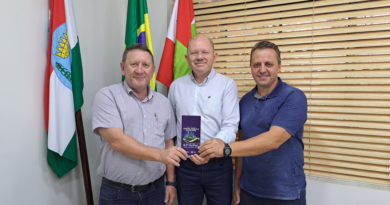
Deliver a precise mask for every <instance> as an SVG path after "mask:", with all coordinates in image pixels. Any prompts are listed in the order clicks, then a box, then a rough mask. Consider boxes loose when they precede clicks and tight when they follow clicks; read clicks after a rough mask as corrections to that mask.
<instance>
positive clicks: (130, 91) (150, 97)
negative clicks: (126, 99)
mask: <svg viewBox="0 0 390 205" xmlns="http://www.w3.org/2000/svg"><path fill="white" fill-rule="evenodd" d="M122 85H123V89H125V91H126V93H127V94H129V95H130V94H131V93H134V91H133V90H132V89H131V88H130V86H129V85H128V84H127V83H126V81H123V82H122ZM147 89H148V96H147V97H146V100H150V99H152V97H153V90H152V89H151V88H150V85H149V84H148V87H147ZM134 95H135V96H137V95H136V94H135V93H134ZM137 97H138V96H137Z"/></svg>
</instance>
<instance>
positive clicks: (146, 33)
mask: <svg viewBox="0 0 390 205" xmlns="http://www.w3.org/2000/svg"><path fill="white" fill-rule="evenodd" d="M134 43H142V44H145V45H146V46H148V48H149V50H150V51H151V52H152V54H153V55H154V53H153V45H152V34H151V32H150V24H149V15H148V5H147V3H146V0H129V3H128V6H127V19H126V34H125V49H126V48H127V47H129V46H131V45H133V44H134ZM122 80H124V78H123V77H122ZM150 87H151V88H152V89H153V90H154V91H157V88H156V73H154V74H153V77H152V79H150Z"/></svg>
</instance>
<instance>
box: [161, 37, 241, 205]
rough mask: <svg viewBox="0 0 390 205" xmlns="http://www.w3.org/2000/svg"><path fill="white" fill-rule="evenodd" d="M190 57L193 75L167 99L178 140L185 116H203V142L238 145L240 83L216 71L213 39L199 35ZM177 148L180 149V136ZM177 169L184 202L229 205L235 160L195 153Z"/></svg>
mask: <svg viewBox="0 0 390 205" xmlns="http://www.w3.org/2000/svg"><path fill="white" fill-rule="evenodd" d="M187 51H188V52H187V55H185V58H186V60H187V63H188V64H189V65H190V67H191V70H192V72H191V73H190V74H188V75H186V76H183V77H181V78H179V79H177V80H175V81H174V82H173V83H172V85H171V87H170V89H169V96H168V99H169V101H170V103H171V105H172V108H173V110H174V113H175V116H176V122H177V123H176V125H177V126H176V129H177V134H178V135H177V136H181V134H180V133H181V125H182V122H181V120H182V115H197V116H201V144H202V143H204V142H205V141H207V140H212V139H217V140H220V141H221V142H223V143H225V144H227V143H230V142H234V141H235V138H236V132H237V129H238V122H239V107H238V91H237V86H236V83H235V82H234V81H233V80H232V79H230V78H228V77H226V76H224V75H221V74H219V73H216V72H215V70H214V68H213V63H215V62H216V59H217V57H218V54H217V53H215V52H214V44H213V42H212V41H211V39H209V38H208V37H205V36H197V37H194V38H192V39H191V40H190V41H189V42H188V45H187ZM177 146H179V147H180V146H181V140H180V138H178V140H177ZM190 159H191V160H186V161H183V160H182V161H181V163H180V167H178V168H177V169H176V181H177V196H178V202H179V204H185V205H192V204H194V205H200V204H202V201H203V198H204V195H206V200H207V204H209V205H213V204H221V205H226V204H230V203H231V200H232V183H233V181H232V179H233V178H232V174H233V166H232V159H231V158H230V157H228V156H227V157H224V158H213V159H210V158H208V157H205V158H204V157H200V156H199V155H197V154H195V155H191V156H190Z"/></svg>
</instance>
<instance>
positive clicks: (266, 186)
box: [93, 36, 307, 205]
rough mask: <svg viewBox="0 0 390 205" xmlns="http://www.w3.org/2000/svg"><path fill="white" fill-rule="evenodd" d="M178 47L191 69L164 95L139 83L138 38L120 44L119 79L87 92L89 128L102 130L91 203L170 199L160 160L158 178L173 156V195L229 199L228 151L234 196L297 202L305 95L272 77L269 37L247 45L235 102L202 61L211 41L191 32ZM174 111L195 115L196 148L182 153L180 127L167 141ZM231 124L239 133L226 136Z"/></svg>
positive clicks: (147, 71)
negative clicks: (246, 77)
mask: <svg viewBox="0 0 390 205" xmlns="http://www.w3.org/2000/svg"><path fill="white" fill-rule="evenodd" d="M187 49H188V53H187V55H186V56H185V58H186V60H187V62H188V64H189V65H190V67H191V70H192V72H191V73H190V74H188V75H186V76H183V77H181V78H179V79H177V80H176V81H174V82H173V83H172V85H171V88H170V92H169V96H168V98H169V101H168V100H167V99H166V98H165V97H164V96H162V95H161V94H159V93H155V92H153V91H152V90H151V89H150V86H148V84H149V81H150V79H151V77H152V75H153V73H154V70H155V66H154V63H153V56H152V54H151V52H150V51H149V50H148V49H147V47H146V46H144V45H142V44H135V45H133V46H131V47H129V48H128V49H126V51H125V52H124V54H123V60H122V63H121V69H122V74H123V75H125V77H126V81H125V82H123V83H120V84H116V85H111V86H109V87H106V88H103V89H101V90H100V91H99V92H98V94H97V95H96V97H95V102H94V106H93V131H94V133H96V134H98V135H100V136H101V139H102V144H101V164H100V166H99V168H98V174H99V175H101V176H102V177H103V181H102V186H101V193H100V204H102V205H104V204H119V203H121V202H125V203H127V204H163V201H164V199H165V202H168V204H172V202H173V199H174V197H175V188H174V186H167V188H166V191H165V195H164V183H163V179H162V176H163V173H164V172H165V170H166V172H167V180H168V185H174V184H175V176H174V173H175V167H174V166H178V167H177V169H176V181H177V188H178V189H177V195H178V201H179V204H183V205H192V204H194V205H200V204H202V202H203V198H204V196H206V200H207V204H209V205H215V204H221V205H226V204H230V203H231V199H232V195H233V194H232V192H233V190H232V189H233V188H232V184H233V177H232V176H233V169H232V160H231V158H230V156H235V157H237V159H236V175H235V184H234V201H235V203H236V204H239V203H241V204H243V205H251V204H269V205H287V204H289V205H290V204H292V205H305V204H306V181H305V174H304V172H303V164H304V161H303V147H304V145H303V142H302V136H303V125H304V123H305V122H306V119H307V99H306V96H305V94H304V93H303V92H302V91H301V90H299V89H297V88H294V87H292V86H290V85H288V84H286V83H283V82H282V80H281V79H280V78H279V77H278V73H279V72H280V70H281V60H280V51H279V49H278V47H277V46H276V45H275V44H273V43H270V42H268V41H261V42H259V43H257V44H256V45H255V46H254V48H253V49H252V51H251V57H250V66H251V72H252V76H253V78H254V80H255V82H256V87H255V88H254V89H253V90H252V91H250V92H249V93H247V94H246V95H244V97H243V98H242V99H241V101H240V107H239V106H238V91H237V86H236V84H235V82H234V81H233V80H232V79H230V78H228V77H226V76H223V75H221V74H218V73H216V72H215V70H214V68H213V67H212V66H213V63H215V62H216V58H217V57H218V54H217V53H215V52H214V45H213V42H212V41H211V40H210V39H209V38H207V37H204V36H197V37H194V38H193V39H191V40H190V41H189V42H188V46H187ZM172 108H173V110H172ZM183 115H197V116H201V146H200V147H199V155H197V154H195V155H191V156H190V158H189V159H190V160H186V159H187V152H186V151H185V150H183V149H182V148H180V146H181V140H180V137H179V138H178V140H177V147H175V146H173V140H172V138H173V137H174V136H176V133H177V134H178V136H180V133H181V124H182V121H181V120H182V116H183ZM240 118H241V120H240ZM175 119H176V121H175ZM238 125H239V136H240V140H241V141H239V142H234V141H235V137H236V132H237V126H238ZM175 126H176V127H175ZM164 164H166V166H165V165H164ZM164 196H165V197H164Z"/></svg>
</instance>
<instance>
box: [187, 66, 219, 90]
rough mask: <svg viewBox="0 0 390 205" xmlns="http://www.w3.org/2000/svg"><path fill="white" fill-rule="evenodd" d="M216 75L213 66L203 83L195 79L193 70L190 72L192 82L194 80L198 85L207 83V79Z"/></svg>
mask: <svg viewBox="0 0 390 205" xmlns="http://www.w3.org/2000/svg"><path fill="white" fill-rule="evenodd" d="M214 76H215V70H214V68H211V72H210V73H209V75H208V76H207V78H206V79H204V81H203V83H201V84H199V83H198V81H196V80H195V77H194V74H192V72H191V73H190V77H191V80H192V82H194V83H195V84H196V85H198V86H202V85H204V84H205V83H207V81H209V80H211V78H213V77H214Z"/></svg>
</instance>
